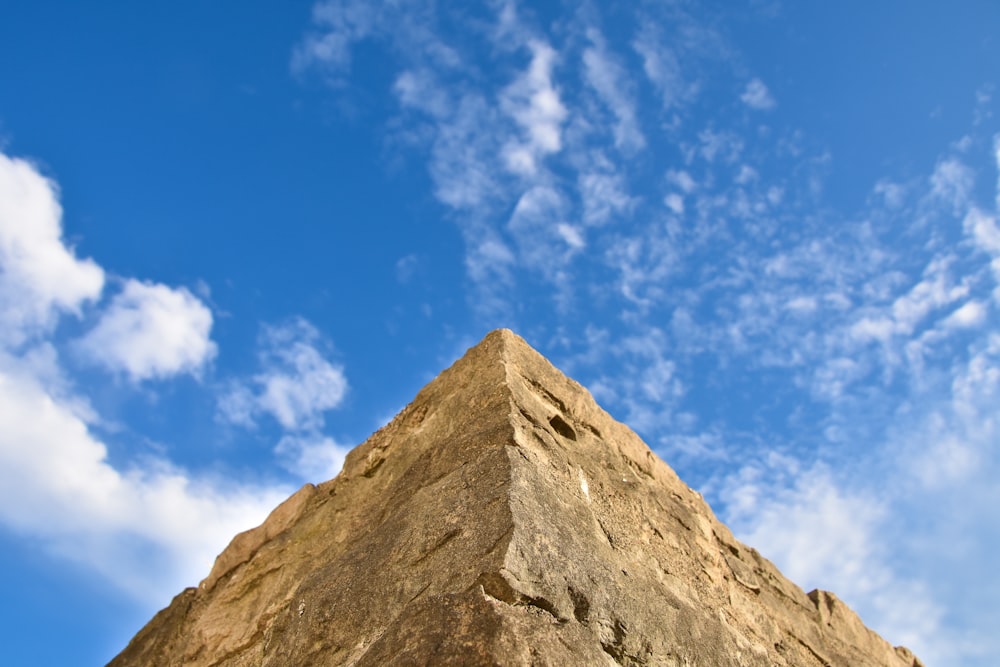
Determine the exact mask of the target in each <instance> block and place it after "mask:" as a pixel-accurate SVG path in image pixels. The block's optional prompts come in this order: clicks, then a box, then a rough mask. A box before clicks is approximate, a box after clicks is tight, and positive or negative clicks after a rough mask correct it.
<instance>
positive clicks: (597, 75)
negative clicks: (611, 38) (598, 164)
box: [583, 28, 646, 153]
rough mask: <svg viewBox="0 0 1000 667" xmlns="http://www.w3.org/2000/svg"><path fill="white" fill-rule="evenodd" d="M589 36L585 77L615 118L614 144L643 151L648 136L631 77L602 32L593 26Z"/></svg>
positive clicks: (631, 151)
mask: <svg viewBox="0 0 1000 667" xmlns="http://www.w3.org/2000/svg"><path fill="white" fill-rule="evenodd" d="M587 39H589V40H590V43H591V45H590V46H589V47H588V48H586V49H584V51H583V66H584V76H585V77H586V80H587V83H588V84H590V86H591V87H592V88H593V89H594V91H595V92H596V93H597V95H598V97H599V98H600V99H601V101H602V102H603V103H604V105H605V106H606V107H607V108H608V110H609V111H610V112H611V114H612V115H613V116H614V118H615V124H614V130H613V134H614V143H615V146H616V147H617V148H618V149H619V150H622V151H624V152H626V153H633V152H635V151H638V150H641V149H642V148H644V147H645V146H646V138H645V136H644V135H643V132H642V130H641V128H640V127H639V119H638V117H637V113H638V112H637V109H636V101H635V94H634V92H633V90H632V83H631V77H630V76H629V73H628V71H627V70H626V69H625V68H624V67H623V66H622V65H621V64H620V63H619V61H618V58H617V56H615V55H614V54H612V53H611V51H610V48H609V47H608V45H607V42H606V41H605V39H604V36H603V35H602V34H601V33H600V31H598V30H597V29H596V28H590V29H589V30H587Z"/></svg>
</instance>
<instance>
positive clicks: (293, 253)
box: [0, 0, 1000, 667]
mask: <svg viewBox="0 0 1000 667" xmlns="http://www.w3.org/2000/svg"><path fill="white" fill-rule="evenodd" d="M997 35H1000V4H997V3H995V2H992V1H989V0H967V1H965V2H961V3H936V2H902V1H899V0H897V1H890V2H882V3H871V2H857V1H854V0H849V1H845V2H838V3H805V2H787V1H785V2H782V1H779V0H746V1H745V2H721V1H718V0H705V1H703V2H700V1H696V0H677V1H674V2H670V1H664V2H652V1H649V2H635V3H608V2H583V3H559V2H539V3H518V2H514V1H500V0H498V1H494V2H481V3H458V2H444V1H441V2H410V1H407V0H394V1H391V2H384V3H372V2H364V1H359V0H320V1H319V2H288V3H264V2H241V3H234V2H213V3H204V2H192V1H190V0H182V1H180V2H172V3H124V2H110V3H65V2H64V3H60V2H50V1H47V0H38V1H37V2H31V3H8V6H6V7H4V9H3V10H0V547H2V548H0V563H2V572H3V580H2V583H3V588H4V599H3V603H2V605H0V626H2V627H3V635H2V636H3V639H4V646H5V651H4V653H5V656H6V659H8V660H10V661H11V664H33V665H68V664H81V665H83V664H103V663H104V662H106V661H107V660H109V659H110V658H111V657H113V656H114V655H115V654H116V653H117V652H118V651H119V650H120V649H121V648H123V647H124V645H125V643H126V642H127V641H128V639H129V638H130V637H131V636H132V635H133V634H134V633H135V632H136V631H137V630H138V629H139V628H140V627H141V626H142V625H143V624H144V623H145V622H146V621H147V620H148V619H149V618H150V617H151V616H152V615H153V613H155V612H156V611H157V610H158V609H160V608H162V607H163V606H165V605H166V604H167V603H168V602H169V601H170V598H171V596H172V595H174V594H176V593H178V592H180V590H181V589H182V588H183V587H185V586H192V585H196V584H197V582H198V581H199V580H200V579H201V578H203V577H204V576H205V575H206V574H207V573H208V570H209V568H210V567H211V563H212V560H213V558H214V557H215V555H216V554H217V553H218V552H219V551H221V549H222V548H223V547H224V546H225V545H226V543H228V541H229V539H230V538H231V537H232V536H233V535H234V534H235V533H236V532H237V531H239V530H243V529H246V528H249V527H251V526H253V525H256V524H257V523H259V522H260V521H261V520H262V519H263V518H264V516H265V515H266V513H267V512H268V511H269V510H270V509H271V508H273V507H274V506H275V505H276V504H277V503H278V502H280V500H282V499H283V498H284V497H286V496H287V495H288V494H289V493H291V492H292V491H294V490H295V489H296V488H297V487H298V486H300V485H301V484H303V483H305V482H319V481H323V480H325V479H328V478H330V477H332V476H333V475H334V474H336V472H337V471H338V470H339V467H340V465H341V463H342V461H343V456H344V454H345V453H346V452H347V451H348V450H349V449H350V448H351V447H353V446H354V445H356V444H358V443H360V442H362V441H363V440H364V439H365V438H366V437H367V436H368V435H369V434H370V433H371V432H372V431H374V430H375V429H377V428H378V427H379V426H381V425H382V424H384V423H385V422H386V421H388V420H389V419H390V418H391V417H392V416H393V415H394V414H395V413H396V412H397V411H398V410H399V409H401V408H402V407H403V406H404V405H405V404H406V403H407V402H408V401H409V399H410V398H412V396H413V395H414V394H415V393H416V392H417V391H418V390H419V389H420V387H421V386H423V385H424V384H425V383H426V382H428V381H429V380H430V379H432V378H433V377H434V376H435V375H436V374H437V373H438V372H439V371H440V370H441V369H443V368H444V367H446V366H447V365H449V364H450V363H451V362H452V361H453V360H454V359H456V358H457V357H458V356H460V355H461V353H462V352H464V350H465V349H466V348H467V347H469V346H471V345H473V344H475V343H476V342H477V341H478V340H479V339H480V338H481V337H482V336H483V335H484V334H485V333H486V332H487V331H489V330H490V329H493V328H496V327H500V326H503V327H509V328H511V329H514V330H515V331H517V332H518V333H519V334H521V335H522V336H524V337H525V338H526V339H527V341H528V342H529V343H530V344H532V345H533V346H534V347H535V348H536V349H538V350H539V351H540V352H542V353H543V354H545V355H546V356H547V357H548V358H549V359H551V360H552V361H553V363H555V364H556V365H557V366H558V367H560V368H561V369H562V370H563V371H565V372H566V373H567V374H569V375H570V376H571V377H573V378H574V379H576V380H578V381H579V382H581V383H582V384H583V385H584V386H586V387H587V388H588V389H590V391H591V392H592V393H593V394H594V396H595V398H596V399H597V400H598V402H599V403H601V404H602V405H603V406H604V407H605V408H606V409H607V410H608V411H609V412H611V413H612V414H613V415H614V416H615V417H617V418H618V419H620V420H622V421H624V422H625V423H627V424H628V425H629V426H631V427H632V428H633V429H634V430H636V431H637V432H638V433H639V434H640V435H641V436H642V437H643V439H644V440H645V441H646V442H647V443H649V445H650V446H651V447H652V448H653V449H654V450H655V451H656V452H657V453H658V454H659V455H660V456H661V457H662V458H663V459H664V460H665V461H666V462H667V463H668V464H669V465H671V466H672V467H673V468H674V469H675V470H677V472H678V474H679V475H680V476H681V478H682V479H684V480H685V481H686V482H688V484H690V485H691V486H693V487H694V488H696V489H697V490H699V491H701V492H702V493H703V494H704V495H705V497H706V498H707V499H708V501H709V502H710V503H711V505H712V507H713V508H714V509H715V511H716V513H717V514H718V515H719V516H720V518H721V519H722V520H723V521H725V522H726V523H727V524H728V525H729V526H730V527H731V528H733V530H734V532H735V533H736V535H737V536H738V537H739V538H741V539H742V540H743V541H745V542H747V543H748V544H750V545H751V546H754V547H756V548H757V549H758V550H759V551H761V553H763V554H764V555H765V556H766V557H768V558H770V559H771V560H772V561H774V562H775V563H776V564H777V565H778V566H779V567H780V568H781V569H782V571H783V572H784V573H785V574H786V575H787V576H789V577H790V578H791V579H793V580H794V581H795V582H796V583H798V584H799V585H800V586H802V587H803V588H805V589H806V590H809V589H811V588H814V587H820V588H825V589H829V590H832V591H834V592H835V593H836V594H837V595H838V596H839V597H841V598H843V599H844V600H846V601H847V602H848V603H849V604H850V605H851V606H852V607H853V608H854V609H855V610H856V611H858V612H859V614H860V615H861V617H862V619H863V620H864V621H865V622H866V623H867V624H868V625H869V626H871V627H873V628H874V629H876V630H877V631H878V632H880V633H881V634H882V635H883V636H885V637H886V638H887V639H888V640H889V641H890V642H892V643H893V644H905V645H907V646H909V647H910V648H912V649H913V650H914V651H915V652H916V653H917V654H918V655H919V656H920V657H922V658H923V659H924V661H925V662H926V663H927V664H928V665H929V666H930V667H933V666H935V665H974V666H979V665H981V666H984V667H985V666H986V665H989V664H993V661H995V656H996V655H998V654H1000V637H998V635H997V633H996V628H997V627H1000V612H998V611H997V606H996V604H995V600H996V599H997V598H998V597H1000V579H998V578H997V577H996V574H995V571H994V570H995V563H996V553H997V550H998V549H1000V510H998V508H1000V484H998V479H1000V421H998V414H1000V411H998V406H1000V328H998V324H1000V223H998V215H1000V211H998V209H1000V176H998V168H1000V116H998V113H1000V109H998V107H1000V105H998V99H1000V90H998V88H997V85H998V83H1000V68H998V65H1000V55H998V54H1000V43H998V39H1000V38H998V37H997Z"/></svg>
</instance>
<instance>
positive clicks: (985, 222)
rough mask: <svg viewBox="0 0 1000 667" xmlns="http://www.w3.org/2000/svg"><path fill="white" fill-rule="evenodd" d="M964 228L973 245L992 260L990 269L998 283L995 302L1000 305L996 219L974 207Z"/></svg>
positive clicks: (999, 244) (999, 243) (999, 246)
mask: <svg viewBox="0 0 1000 667" xmlns="http://www.w3.org/2000/svg"><path fill="white" fill-rule="evenodd" d="M962 226H963V228H964V230H965V233H966V235H967V236H970V237H971V240H972V242H973V244H975V246H976V247H977V248H978V249H979V250H980V251H982V252H984V253H986V254H987V255H989V256H990V257H991V258H992V260H991V261H990V268H991V269H992V271H993V276H994V282H995V283H996V286H995V287H994V289H993V300H994V301H996V302H997V303H1000V227H998V226H997V221H996V218H994V217H993V216H991V215H987V214H986V213H985V212H983V211H981V210H979V209H978V208H976V207H974V206H973V207H971V208H970V209H969V212H968V213H967V214H966V216H965V219H964V220H963V222H962Z"/></svg>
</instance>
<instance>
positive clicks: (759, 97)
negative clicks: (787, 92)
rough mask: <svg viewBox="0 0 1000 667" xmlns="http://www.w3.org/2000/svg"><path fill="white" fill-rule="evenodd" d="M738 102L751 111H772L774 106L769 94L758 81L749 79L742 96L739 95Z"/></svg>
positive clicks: (762, 83) (761, 82)
mask: <svg viewBox="0 0 1000 667" xmlns="http://www.w3.org/2000/svg"><path fill="white" fill-rule="evenodd" d="M740 100H741V101H742V102H743V104H745V105H747V106H748V107H750V108H751V109H758V110H767V109H773V108H774V106H775V102H774V98H773V97H771V92H770V91H769V90H768V89H767V86H765V85H764V82H763V81H761V80H760V79H751V80H750V81H749V82H748V83H747V87H746V88H745V89H744V91H743V94H742V95H740Z"/></svg>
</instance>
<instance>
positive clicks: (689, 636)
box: [110, 330, 921, 667]
mask: <svg viewBox="0 0 1000 667" xmlns="http://www.w3.org/2000/svg"><path fill="white" fill-rule="evenodd" d="M110 664H111V665H112V666H114V667H124V666H126V665H135V666H137V667H138V666H142V667H147V666H154V665H192V666H206V667H207V666H226V667H244V666H250V665H253V666H254V667H287V666H289V665H358V666H361V665H385V664H405V665H422V664H435V665H438V664H463V665H529V664H537V665H611V666H614V665H678V666H680V665H703V666H706V667H708V666H712V667H718V666H726V665H732V666H734V667H735V666H737V665H738V666H750V665H760V666H761V667H765V666H771V665H796V666H813V665H815V666H838V667H839V666H844V667H848V666H850V667H864V666H868V665H873V666H874V665H879V666H882V665H891V666H895V667H902V666H908V667H913V666H916V665H920V664H921V663H920V661H919V660H917V659H916V658H915V657H914V656H913V654H912V653H910V652H909V651H908V650H906V649H905V648H902V647H900V648H895V649H894V648H893V647H892V646H891V645H890V644H889V643H888V642H886V641H885V640H884V639H882V638H881V637H879V636H878V635H877V634H875V633H874V632H872V631H871V630H869V629H868V628H867V627H865V625H864V624H863V623H862V622H861V620H860V619H859V618H858V617H857V615H856V614H855V613H854V612H853V611H851V610H850V609H849V608H848V607H847V606H846V605H845V604H844V603H843V602H841V601H840V600H838V599H837V598H836V597H835V596H834V595H833V594H832V593H828V592H825V591H813V592H812V593H809V594H806V593H805V592H804V591H802V590H801V589H800V588H798V587H797V586H795V585H794V584H793V583H791V582H790V581H788V580H787V579H786V578H785V577H783V576H782V575H781V573H780V572H779V571H778V570H777V569H776V568H775V567H774V565H772V564H771V563H770V562H769V561H768V560H766V559H765V558H763V557H762V556H761V555H760V554H759V553H757V551H756V550H754V549H752V548H750V547H747V546H745V545H743V544H741V543H740V542H738V541H737V540H736V539H735V538H734V537H733V535H732V533H731V532H730V531H729V529H727V528H726V527H725V526H724V525H723V524H722V523H720V522H719V521H718V520H717V519H716V518H715V515H714V514H713V513H712V511H711V510H710V509H709V507H708V505H707V504H706V503H705V501H704V500H703V499H702V498H701V496H700V495H699V494H698V493H696V492H695V491H693V490H691V489H690V488H688V487H687V486H686V485H685V484H684V483H683V482H681V481H680V479H678V477H677V475H676V474H675V473H674V472H673V470H671V469H670V468H669V467H668V466H667V465H666V464H665V463H663V461H661V460H660V459H659V458H657V457H656V456H655V455H654V454H653V452H652V451H650V449H649V448H648V447H647V446H646V445H645V444H644V443H643V442H642V440H640V439H639V437H638V436H637V435H635V434H634V433H633V432H632V431H631V430H629V429H628V428H627V427H626V426H624V425H623V424H621V423H619V422H617V421H615V420H614V419H612V418H611V417H610V416H609V415H608V414H607V413H605V412H604V411H603V410H602V409H601V408H600V407H599V406H598V405H597V404H596V403H595V402H594V400H593V398H592V397H591V396H590V394H589V393H588V392H587V391H586V390H585V389H584V388H583V387H581V386H580V385H578V384H577V383H575V382H573V381H572V380H570V379H569V378H567V377H565V376H564V375H563V374H562V373H560V372H559V371H558V370H556V369H555V368H554V367H553V366H552V365H551V364H549V362H548V361H546V360H545V359H544V358H543V357H542V356H541V355H539V354H538V353H537V352H535V351H534V350H533V349H532V348H531V347H529V346H528V345H527V344H526V343H525V342H524V341H523V340H521V339H520V338H519V337H517V336H516V335H515V334H513V333H511V332H510V331H506V330H501V331H495V332H493V333H491V334H489V335H488V336H487V337H486V338H485V339H484V340H483V341H482V342H481V343H480V344H479V345H477V346H476V347H474V348H472V349H471V350H469V351H468V353H466V355H465V356H464V357H463V358H462V359H460V360H459V361H457V362H456V363H455V364H454V365H453V366H452V367H451V368H449V369H448V370H446V371H444V372H443V373H442V374H441V375H440V376H439V377H438V378H437V379H435V380H434V381H433V382H431V383H430V384H429V385H427V386H426V387H425V388H424V389H423V390H422V391H421V392H420V393H419V394H418V395H417V397H416V398H415V399H414V401H413V403H411V404H410V405H409V406H407V408H406V409H405V410H403V411H402V412H401V413H400V414H399V415H398V416H397V417H396V418H395V419H393V421H392V422H391V423H389V424H388V425H387V426H385V427H384V428H382V429H381V430H379V431H378V432H376V433H375V434H374V435H372V437H371V438H369V439H368V441H367V442H365V443H364V444H362V445H360V446H358V447H357V448H356V449H354V451H352V452H351V453H350V455H349V456H348V457H347V462H346V463H345V465H344V470H343V472H342V473H341V474H340V475H339V476H338V477H336V478H335V479H333V480H331V481H329V482H326V483H323V484H320V485H319V486H315V487H314V486H312V485H307V486H305V487H303V488H302V489H301V490H300V491H298V492H297V493H295V494H294V495H293V496H292V497H291V498H289V499H288V500H287V501H285V502H284V503H283V504H282V505H280V506H279V507H278V508H277V509H275V510H274V512H273V513H272V514H271V516H270V517H268V519H267V520H266V521H265V522H264V524H263V525H261V526H260V527H258V528H255V529H253V530H250V531H247V532H246V533H242V534H240V535H238V536H236V538H235V539H234V540H233V541H232V543H231V544H230V546H229V547H228V548H227V549H226V550H225V551H224V552H223V553H222V554H221V555H220V556H219V558H218V559H217V561H216V564H215V567H213V568H212V572H211V573H210V574H209V576H208V577H207V578H206V579H205V580H204V581H203V582H202V583H201V584H200V585H199V587H198V588H191V589H187V590H185V591H184V592H182V593H181V594H180V595H178V596H177V597H176V598H175V599H174V600H173V602H172V603H171V604H170V606H169V607H167V608H166V609H164V610H163V611H161V612H160V613H159V614H157V615H156V616H155V617H154V618H153V619H152V620H151V621H150V622H149V623H148V624H147V625H146V627H145V628H143V629H142V630H141V631H140V632H139V633H138V634H137V635H136V636H135V638H133V640H132V641H131V642H130V643H129V645H128V647H127V648H126V649H125V650H124V651H122V653H121V654H120V655H119V656H118V657H116V658H115V659H114V660H113V661H112V662H111V663H110Z"/></svg>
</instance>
